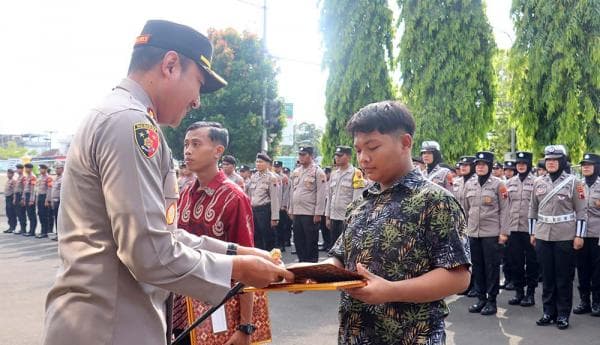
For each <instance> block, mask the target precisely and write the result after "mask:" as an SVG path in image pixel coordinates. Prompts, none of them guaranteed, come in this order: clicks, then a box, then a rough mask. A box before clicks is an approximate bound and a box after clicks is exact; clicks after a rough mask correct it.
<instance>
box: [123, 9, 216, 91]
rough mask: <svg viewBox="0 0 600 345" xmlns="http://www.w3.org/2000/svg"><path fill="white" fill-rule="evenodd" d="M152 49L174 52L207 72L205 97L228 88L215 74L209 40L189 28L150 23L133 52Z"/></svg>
mask: <svg viewBox="0 0 600 345" xmlns="http://www.w3.org/2000/svg"><path fill="white" fill-rule="evenodd" d="M145 46H152V47H156V48H161V49H166V50H174V51H176V52H178V53H179V54H181V55H183V56H185V57H187V58H189V59H190V60H192V61H194V62H195V63H196V64H197V65H198V66H199V67H200V68H201V69H202V70H204V72H206V73H204V76H205V78H204V84H203V85H202V87H201V88H200V91H202V93H210V92H213V91H217V90H218V89H220V88H222V87H223V86H225V85H227V82H226V81H225V79H223V78H222V77H221V76H219V75H218V74H217V73H215V71H213V70H212V67H211V61H212V53H213V46H212V44H211V43H210V41H209V40H208V38H207V37H206V36H204V35H202V34H201V33H199V32H198V31H196V30H194V29H192V28H190V27H189V26H185V25H181V24H177V23H173V22H169V21H166V20H149V21H147V22H146V25H144V28H143V29H142V32H141V33H140V35H139V36H138V37H137V39H136V40H135V45H134V49H136V48H140V47H145Z"/></svg>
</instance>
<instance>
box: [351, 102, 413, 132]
mask: <svg viewBox="0 0 600 345" xmlns="http://www.w3.org/2000/svg"><path fill="white" fill-rule="evenodd" d="M346 130H347V131H348V132H349V133H350V134H352V135H353V136H354V135H355V134H356V133H370V132H373V131H378V132H379V133H382V134H389V133H392V132H396V131H398V130H402V131H403V132H405V133H408V134H410V135H411V136H412V135H414V134H415V119H414V118H413V116H412V114H411V113H410V111H409V110H408V108H407V107H406V106H405V105H404V104H402V103H400V102H397V101H383V102H377V103H371V104H369V105H367V106H365V107H363V108H362V109H360V110H359V111H358V112H356V113H355V114H354V115H352V118H350V121H348V124H347V125H346Z"/></svg>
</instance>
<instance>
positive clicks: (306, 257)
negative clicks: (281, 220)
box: [294, 215, 319, 262]
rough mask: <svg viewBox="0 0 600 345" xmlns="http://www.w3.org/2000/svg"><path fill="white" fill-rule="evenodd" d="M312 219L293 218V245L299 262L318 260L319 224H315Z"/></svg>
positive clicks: (300, 216) (310, 217) (304, 216)
mask: <svg viewBox="0 0 600 345" xmlns="http://www.w3.org/2000/svg"><path fill="white" fill-rule="evenodd" d="M313 218H314V216H307V215H295V216H294V244H295V245H296V253H297V254H298V260H299V261H301V262H317V261H318V260H319V224H315V223H314V222H313Z"/></svg>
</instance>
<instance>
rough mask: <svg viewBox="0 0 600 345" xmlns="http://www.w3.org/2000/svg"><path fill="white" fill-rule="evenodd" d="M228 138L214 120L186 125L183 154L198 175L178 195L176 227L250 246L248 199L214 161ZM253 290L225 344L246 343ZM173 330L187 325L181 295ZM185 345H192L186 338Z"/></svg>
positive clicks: (242, 301) (245, 296)
mask: <svg viewBox="0 0 600 345" xmlns="http://www.w3.org/2000/svg"><path fill="white" fill-rule="evenodd" d="M228 142H229V134H228V132H227V129H225V128H223V127H222V126H221V124H219V123H216V122H202V121H201V122H196V123H193V124H192V125H191V126H190V127H188V128H187V130H186V134H185V141H184V158H185V164H186V166H187V168H188V169H189V170H190V171H191V172H193V173H195V174H196V179H195V181H193V182H192V183H188V184H187V185H186V186H185V187H184V188H183V190H182V191H181V193H180V196H179V204H178V210H179V218H178V227H179V228H181V229H184V230H187V231H189V232H191V233H192V234H195V235H198V236H201V235H205V236H210V237H214V238H217V239H219V240H223V241H229V242H234V243H237V244H239V245H242V246H248V247H252V246H254V242H253V238H254V228H253V220H252V208H251V206H250V200H249V199H248V196H246V194H245V193H244V191H243V190H242V189H241V188H240V187H239V186H238V185H237V184H236V183H235V182H233V181H231V180H229V179H228V178H227V176H226V175H225V173H224V172H223V171H222V170H219V168H218V161H219V159H220V158H221V156H222V155H223V152H224V151H225V149H226V148H227V145H228ZM252 302H253V294H251V293H245V294H242V295H241V296H240V320H239V321H240V327H238V329H237V330H236V331H235V333H234V334H233V336H232V337H231V338H230V339H229V340H228V342H227V343H226V344H227V345H238V344H240V345H248V344H250V338H251V335H252V332H253V331H254V329H255V327H254V325H252ZM173 314H174V315H173V329H174V330H175V334H178V333H180V332H181V331H183V329H185V328H186V327H187V326H188V322H187V320H188V317H187V309H186V304H185V299H184V298H183V296H177V297H176V299H175V306H174V313H173ZM187 344H190V340H189V337H188V340H187Z"/></svg>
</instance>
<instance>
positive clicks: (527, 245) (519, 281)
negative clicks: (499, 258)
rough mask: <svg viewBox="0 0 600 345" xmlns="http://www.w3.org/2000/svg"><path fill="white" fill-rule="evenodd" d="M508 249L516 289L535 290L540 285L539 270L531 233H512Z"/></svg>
mask: <svg viewBox="0 0 600 345" xmlns="http://www.w3.org/2000/svg"><path fill="white" fill-rule="evenodd" d="M508 248H509V250H508V256H509V257H510V260H511V270H512V282H513V284H514V285H515V287H516V288H524V287H525V286H527V288H529V289H535V288H536V287H537V285H538V277H539V269H538V262H537V257H536V254H535V247H534V246H532V245H531V242H530V238H529V233H527V232H519V231H514V232H511V233H510V237H509V238H508ZM505 277H506V275H505Z"/></svg>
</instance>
